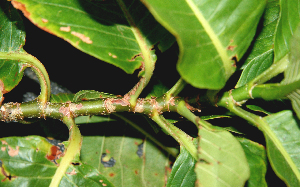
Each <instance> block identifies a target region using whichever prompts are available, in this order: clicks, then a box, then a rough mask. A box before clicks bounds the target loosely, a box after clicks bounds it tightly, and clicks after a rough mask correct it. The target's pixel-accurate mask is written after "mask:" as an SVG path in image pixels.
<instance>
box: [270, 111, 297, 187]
mask: <svg viewBox="0 0 300 187" xmlns="http://www.w3.org/2000/svg"><path fill="white" fill-rule="evenodd" d="M264 119H265V120H266V122H267V123H268V124H269V127H270V130H271V131H272V133H268V132H265V133H264V134H265V138H266V142H267V152H268V157H269V160H270V163H271V165H272V168H273V170H274V171H275V173H276V174H277V175H278V177H279V178H281V179H282V180H283V181H284V182H285V183H286V184H287V185H288V186H300V171H299V169H300V153H299V151H298V148H299V146H300V142H299V136H300V129H299V126H298V121H296V119H295V118H294V117H293V113H292V112H291V111H282V112H279V113H276V114H272V115H270V116H267V117H265V118H264Z"/></svg>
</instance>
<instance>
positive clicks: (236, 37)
mask: <svg viewBox="0 0 300 187" xmlns="http://www.w3.org/2000/svg"><path fill="white" fill-rule="evenodd" d="M144 2H145V3H146V5H147V7H148V8H149V10H150V11H151V13H152V14H153V15H154V16H155V18H156V19H157V20H158V21H159V22H160V23H161V24H162V25H164V26H165V27H166V28H167V29H168V30H169V31H170V32H171V33H172V34H173V35H174V36H175V37H176V39H177V42H178V44H179V48H180V54H179V61H178V64H177V69H178V71H179V73H180V75H181V76H182V77H183V79H185V81H187V82H188V83H190V84H192V85H193V86H195V87H198V88H208V89H221V88H222V87H223V86H224V85H225V83H226V81H227V80H228V78H229V77H230V76H231V75H232V73H233V72H234V71H235V67H234V63H235V62H234V61H235V60H240V59H241V57H242V56H243V54H244V53H245V51H246V49H247V48H248V46H249V45H250V43H251V40H252V39H253V36H254V34H255V30H256V26H257V24H258V21H259V19H260V16H261V15H262V13H263V10H264V7H265V4H266V2H265V1H261V0H239V1H226V0H213V1H211V0H206V1H195V0H187V1H184V0H178V1H160V0H144Z"/></svg>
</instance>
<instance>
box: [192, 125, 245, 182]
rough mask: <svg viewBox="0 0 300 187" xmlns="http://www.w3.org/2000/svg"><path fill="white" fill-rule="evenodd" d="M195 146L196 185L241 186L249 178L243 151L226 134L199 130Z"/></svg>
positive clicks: (232, 137) (228, 133)
mask: <svg viewBox="0 0 300 187" xmlns="http://www.w3.org/2000/svg"><path fill="white" fill-rule="evenodd" d="M198 146H199V148H198V162H197V163H196V168H195V171H196V174H197V180H198V186H203V187H206V186H207V187H210V186H220V187H222V186H235V187H242V186H244V184H245V182H246V181H247V180H248V178H249V176H250V170H249V165H248V162H247V159H246V156H245V153H244V150H243V148H242V147H241V145H240V143H239V142H238V140H237V139H236V138H235V137H234V136H233V135H232V134H231V133H230V132H228V131H225V130H220V131H217V130H216V131H213V130H208V129H206V128H200V129H199V145H198Z"/></svg>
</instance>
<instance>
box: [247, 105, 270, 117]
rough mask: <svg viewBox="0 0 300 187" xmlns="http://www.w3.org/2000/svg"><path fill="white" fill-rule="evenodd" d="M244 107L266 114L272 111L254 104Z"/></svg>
mask: <svg viewBox="0 0 300 187" xmlns="http://www.w3.org/2000/svg"><path fill="white" fill-rule="evenodd" d="M246 107H247V108H249V109H250V110H253V111H256V112H262V113H265V114H267V115H269V114H272V113H270V112H268V111H266V110H265V109H263V108H261V107H259V106H256V105H246Z"/></svg>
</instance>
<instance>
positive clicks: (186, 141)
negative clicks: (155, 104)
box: [152, 112, 197, 159]
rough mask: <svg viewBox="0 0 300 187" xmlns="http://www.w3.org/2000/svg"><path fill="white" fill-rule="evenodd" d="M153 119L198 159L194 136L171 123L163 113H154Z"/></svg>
mask: <svg viewBox="0 0 300 187" xmlns="http://www.w3.org/2000/svg"><path fill="white" fill-rule="evenodd" d="M152 120H153V121H155V122H156V123H157V124H158V125H159V126H160V127H161V128H163V129H164V130H165V131H166V132H168V133H169V134H170V135H171V136H172V137H173V138H174V139H175V140H176V141H177V142H178V143H179V144H180V145H181V146H184V147H185V148H186V149H187V150H188V151H189V152H190V154H191V155H192V156H193V157H194V158H195V159H197V148H196V146H195V145H194V143H193V138H192V137H190V136H189V135H187V134H186V133H185V132H183V131H182V130H181V129H179V128H177V127H175V126H174V125H173V124H171V123H169V122H168V121H167V120H166V119H165V118H164V117H163V116H162V115H159V114H158V113H157V112H154V113H153V116H152Z"/></svg>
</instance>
